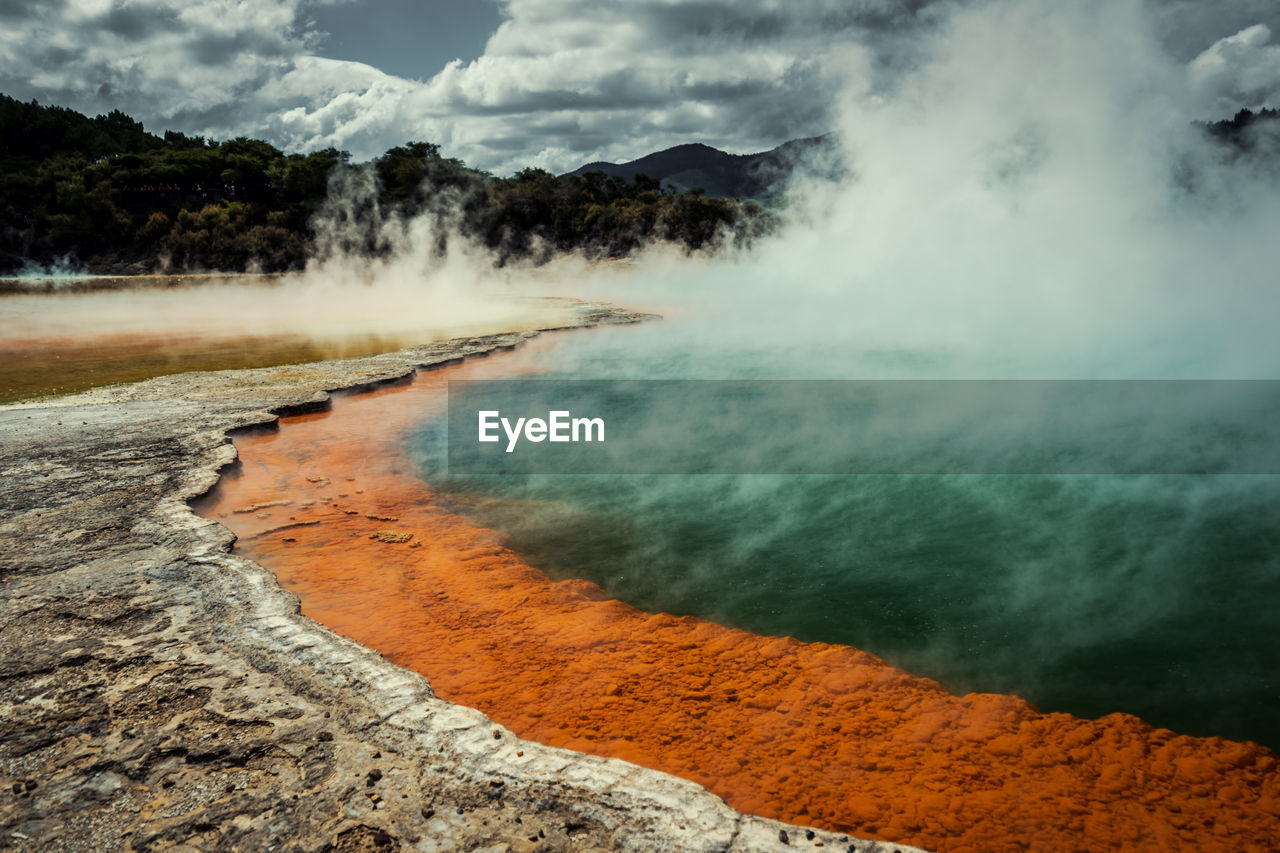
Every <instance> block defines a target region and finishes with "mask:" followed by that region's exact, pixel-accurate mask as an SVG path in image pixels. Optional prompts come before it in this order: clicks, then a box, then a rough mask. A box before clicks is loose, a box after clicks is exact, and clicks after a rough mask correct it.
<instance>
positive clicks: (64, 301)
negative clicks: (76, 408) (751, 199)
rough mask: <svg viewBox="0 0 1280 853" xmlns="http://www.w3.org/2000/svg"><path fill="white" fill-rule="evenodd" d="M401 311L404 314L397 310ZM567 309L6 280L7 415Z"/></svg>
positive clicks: (230, 287) (184, 283)
mask: <svg viewBox="0 0 1280 853" xmlns="http://www.w3.org/2000/svg"><path fill="white" fill-rule="evenodd" d="M392 309H398V310H392ZM570 310H571V305H570V302H568V301H564V300H540V299H521V298H519V297H517V296H514V295H513V294H511V293H498V294H494V293H492V292H487V293H486V295H485V296H484V297H478V296H475V295H471V296H466V297H462V296H455V295H450V294H449V293H448V292H447V290H445V292H443V293H442V292H441V289H440V288H434V289H431V288H424V287H423V286H422V285H421V282H420V281H417V280H413V281H409V282H400V283H397V282H395V281H392V282H390V283H389V284H388V283H380V284H379V286H378V287H376V288H375V287H373V286H371V285H368V284H367V283H365V282H362V281H361V280H359V279H358V278H357V277H355V276H350V277H346V278H344V277H342V276H340V275H335V274H318V275H312V276H308V275H301V274H299V275H273V276H252V275H241V276H223V275H176V276H165V275H154V276H130V277H108V276H64V277H60V278H29V279H22V278H4V279H0V404H4V403H10V402H14V401H17V400H23V399H28V398H31V397H37V396H41V395H47V394H70V393H75V392H77V391H83V390H85V389H88V388H95V387H99V386H103V385H112V384H116V383H122V382H136V381H139V380H142V379H149V378H151V377H153V376H164V375H168V374H173V373H184V372H188V371H194V370H239V369H244V368H251V367H269V366H274V365H280V364H301V363H305V362H309V361H319V360H323V359H333V358H352V357H358V356H367V355H376V354H378V353H384V352H391V351H394V350H397V349H401V348H403V347H407V346H413V345H417V344H422V343H426V342H430V341H432V340H443V339H446V338H450V337H455V336H457V335H459V334H485V333H490V332H494V331H507V330H509V329H518V328H537V327H543V326H556V325H560V324H562V323H564V322H565V321H566V318H567V317H568V316H569V311H570Z"/></svg>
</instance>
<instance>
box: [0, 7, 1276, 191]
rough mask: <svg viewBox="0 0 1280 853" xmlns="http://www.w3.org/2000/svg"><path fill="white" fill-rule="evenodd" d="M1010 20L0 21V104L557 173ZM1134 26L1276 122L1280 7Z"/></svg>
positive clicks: (222, 16)
mask: <svg viewBox="0 0 1280 853" xmlns="http://www.w3.org/2000/svg"><path fill="white" fill-rule="evenodd" d="M1011 1H1012V2H1015V3H1016V2H1017V0H468V2H440V0H416V1H415V0H40V2H30V0H0V92H3V93H5V94H8V95H11V96H13V97H17V98H21V99H23V100H27V99H30V98H36V99H39V100H40V102H41V103H55V104H60V105H64V106H69V107H73V108H75V109H78V110H81V111H83V112H86V113H89V114H96V113H100V112H106V111H108V110H110V109H113V108H119V109H122V110H124V111H125V112H127V113H129V114H131V115H133V116H135V117H137V118H140V119H141V120H142V121H143V122H144V124H145V125H146V126H147V128H148V129H149V130H152V131H156V132H158V131H162V130H165V129H174V130H182V131H184V132H188V133H200V134H205V135H209V136H212V137H216V138H226V137H230V136H237V135H242V134H243V135H250V136H258V137H262V138H266V139H268V140H270V141H272V142H274V143H275V144H277V145H279V146H281V147H282V148H285V149H287V150H300V151H305V150H310V149H314V148H320V147H326V146H335V147H338V148H343V149H346V150H349V151H351V152H352V153H353V154H354V155H355V156H356V158H357V159H364V158H368V157H371V156H375V155H377V154H379V153H381V152H382V151H383V150H385V149H386V148H388V147H390V146H392V145H397V144H400V143H403V142H406V141H409V140H426V141H432V142H437V143H439V144H440V145H441V146H442V148H443V149H444V151H445V153H447V154H449V155H452V156H458V157H462V158H463V159H465V160H466V161H467V162H468V163H470V164H472V165H475V166H478V167H480V168H485V169H489V170H492V171H494V172H496V173H498V174H510V173H511V172H512V171H514V170H516V169H517V168H520V167H522V166H525V165H540V166H543V167H545V168H548V169H551V170H553V171H566V170H569V169H573V168H576V167H577V166H579V165H581V164H582V163H584V162H588V161H590V160H596V159H609V160H627V159H631V158H634V157H637V156H641V155H643V154H646V153H649V152H650V151H654V150H658V149H661V148H665V147H668V146H671V145H676V144H679V143H682V142H689V141H701V142H706V143H708V144H711V145H715V146H717V147H720V148H724V149H726V150H730V151H734V152H748V151H758V150H764V149H767V148H771V147H773V146H774V145H777V144H779V143H781V142H784V141H786V140H788V139H793V138H796V137H800V136H809V135H816V134H821V133H824V132H827V131H828V130H830V129H831V128H832V126H833V124H834V117H833V109H834V108H835V104H836V103H837V101H838V96H839V93H840V92H841V91H847V90H848V89H849V88H850V87H851V86H852V87H854V88H856V89H857V90H858V91H860V92H863V93H865V94H866V96H867V97H876V96H878V95H883V94H889V95H890V96H891V93H892V89H893V83H894V80H895V79H897V78H898V77H899V76H900V75H901V74H902V73H903V72H904V71H906V70H909V69H910V68H911V67H912V66H913V65H914V64H915V63H918V62H919V61H921V56H920V53H921V51H922V50H925V49H927V48H926V47H922V46H923V45H927V44H928V38H929V34H930V33H931V32H932V31H934V30H936V29H937V28H939V27H944V26H945V25H946V21H947V18H948V13H949V11H950V9H951V8H952V7H954V6H956V5H959V4H961V3H963V4H965V5H974V4H975V3H996V4H998V3H1009V2H1011ZM1126 1H1127V0H1126ZM1072 2H1076V0H1063V3H1065V4H1069V3H1072ZM1134 2H1141V0H1134ZM1145 6H1146V17H1147V19H1148V20H1149V21H1150V26H1151V28H1152V32H1153V33H1154V34H1155V35H1156V36H1157V37H1158V38H1159V40H1160V42H1161V44H1163V45H1164V49H1165V50H1166V51H1167V52H1168V54H1169V57H1170V58H1171V61H1176V62H1177V63H1180V64H1181V65H1183V66H1185V69H1186V76H1187V81H1188V91H1189V93H1191V94H1192V95H1193V96H1194V97H1195V98H1197V99H1198V101H1197V103H1198V104H1199V106H1200V108H1201V110H1202V112H1203V113H1204V114H1205V117H1206V118H1213V117H1219V116H1221V115H1224V114H1226V115H1229V114H1230V113H1231V112H1233V111H1234V109H1236V108H1237V107H1238V106H1241V105H1249V106H1255V107H1256V106H1261V105H1264V104H1271V105H1277V104H1280V3H1277V2H1275V0H1146V2H1145ZM1048 25H1051V24H1050V23H1049V22H1046V26H1048Z"/></svg>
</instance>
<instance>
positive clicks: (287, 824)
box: [0, 306, 914, 853]
mask: <svg viewBox="0 0 1280 853" xmlns="http://www.w3.org/2000/svg"><path fill="white" fill-rule="evenodd" d="M640 319H643V317H642V316H640V315H634V314H627V313H624V312H620V311H617V310H614V309H610V308H604V307H600V306H594V307H589V308H584V309H583V310H582V312H581V313H580V318H579V325H583V326H586V325H596V324H607V323H627V322H635V321H637V320H640ZM535 334H537V332H519V333H513V334H504V335H492V336H486V337H477V338H465V339H457V340H453V341H448V342H445V343H440V344H432V345H428V346H423V347H418V348H414V349H409V350H403V351H400V352H397V353H392V354H387V355H380V356H375V357H370V358H360V359H348V360H343V361H333V362H320V363H314V364H306V365H290V366H284V367H273V368H263V369H257V370H245V371H222V372H210V373H191V374H180V375H174V376H166V377H160V378H157V379H152V380H147V381H145V382H141V383H137V384H134V385H129V386H124V387H117V388H107V389H99V390H95V391H90V392H87V393H84V394H80V395H77V396H73V397H63V398H58V399H54V400H46V401H40V402H37V403H27V404H18V405H12V406H6V407H0V481H2V482H3V484H4V487H3V489H0V584H3V592H4V594H3V599H2V600H0V782H3V785H4V787H3V789H0V850H23V851H26V850H31V851H37V850H39V851H47V850H57V851H62V850H65V851H107V850H133V851H144V850H147V851H150V850H157V851H158V850H278V851H353V850H423V851H428V850H463V849H465V850H481V849H483V850H494V851H499V850H510V851H526V850H527V851H532V850H592V849H598V850H705V851H713V850H774V849H779V850H781V849H786V850H791V849H797V848H799V849H807V848H810V847H826V848H830V849H836V850H858V851H872V850H880V851H886V853H887V851H889V850H894V849H898V850H904V851H905V850H908V849H914V848H905V847H903V846H902V845H888V844H883V843H879V844H877V843H875V842H869V841H859V840H857V839H850V838H847V837H844V836H840V835H838V834H834V833H829V832H816V833H815V832H813V831H810V830H806V829H803V828H797V827H792V826H786V825H784V824H780V823H777V822H774V821H768V820H764V819H760V818H755V817H750V816H745V815H741V814H739V813H737V812H735V811H733V810H732V809H730V808H729V807H728V806H726V805H725V804H724V803H723V801H721V800H720V799H719V798H718V797H715V796H713V795H711V794H709V793H708V792H706V791H705V790H704V789H702V788H700V787H698V786H697V785H695V784H693V783H691V782H687V781H683V780H680V779H677V778H674V777H671V776H666V775H664V774H661V773H658V772H655V771H650V770H646V769H642V768H639V767H636V766H633V765H630V764H627V763H624V762H621V761H617V760H610V759H602V758H596V757H591V756H586V755H581V754H578V753H573V752H569V751H566V750H561V749H553V748H550V747H545V746H541V745H538V744H535V743H531V742H527V741H521V740H519V739H517V738H516V737H514V736H513V735H512V734H510V733H509V732H508V731H506V730H505V729H503V728H502V727H501V726H498V725H496V724H495V723H493V722H492V721H491V720H489V719H488V718H486V717H485V716H484V715H482V714H481V713H479V712H478V711H474V710H470V709H467V708H463V707H459V706H456V705H452V704H450V703H447V702H445V701H443V700H440V699H438V698H436V697H435V695H434V694H433V693H432V691H431V688H430V685H429V683H428V681H427V679H425V678H423V677H421V676H419V675H417V674H415V673H412V672H410V671H407V670H404V669H401V668H399V667H397V666H395V665H393V664H391V663H390V662H388V661H386V660H384V659H383V658H382V657H380V656H379V655H378V654H377V653H375V652H373V651H370V650H369V649H366V648H364V647H362V646H360V645H358V644H356V643H354V642H352V641H350V640H347V639H345V638H343V637H340V636H338V635H336V634H334V633H333V632H332V631H330V630H328V629H326V628H324V627H323V626H321V625H319V624H317V623H315V622H313V621H311V620H310V619H307V618H305V617H303V616H302V615H300V613H299V607H298V601H297V599H296V598H295V597H294V596H293V595H292V594H290V593H288V592H286V591H285V590H283V589H282V588H281V587H280V586H279V584H278V583H277V582H276V579H275V577H274V576H272V575H271V574H270V573H269V572H267V571H266V570H264V569H263V568H262V567H260V566H258V565H257V564H255V563H253V562H251V561H249V560H246V559H243V558H240V557H237V556H236V555H234V554H232V553H231V552H230V548H231V544H232V539H233V537H232V534H231V533H230V532H229V531H228V530H227V529H226V528H224V527H223V526H221V525H220V524H218V523H216V522H213V521H209V520H206V519H203V518H200V517H198V516H196V515H195V514H193V513H192V511H191V509H190V506H189V502H190V501H191V500H192V499H194V498H196V497H198V496H200V495H203V494H205V493H206V492H208V491H209V490H210V489H211V488H212V487H213V486H214V485H215V483H216V482H217V479H218V476H219V473H220V472H221V471H223V470H224V469H226V468H227V466H231V465H234V464H236V454H235V449H234V447H233V446H232V445H231V443H230V440H229V438H228V433H229V432H232V431H234V430H237V429H247V428H270V427H271V426H272V425H273V424H274V423H275V421H276V419H277V417H278V416H279V415H281V414H286V413H292V412H301V411H307V410H311V409H319V408H323V407H325V406H326V405H327V401H328V399H329V395H330V393H331V392H333V391H336V390H339V389H357V390H358V389H362V388H370V387H375V386H378V385H380V384H384V383H389V382H396V381H408V380H409V379H410V378H411V377H412V375H413V373H414V372H415V371H416V370H418V369H424V368H431V367H434V366H440V365H443V364H448V363H452V362H454V361H456V360H457V359H461V358H466V357H471V356H478V355H482V354H484V353H487V352H492V351H495V350H500V349H510V348H511V347H514V346H516V345H518V344H519V343H521V342H522V341H524V340H527V339H528V338H530V337H532V336H533V335H535Z"/></svg>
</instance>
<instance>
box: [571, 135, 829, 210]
mask: <svg viewBox="0 0 1280 853" xmlns="http://www.w3.org/2000/svg"><path fill="white" fill-rule="evenodd" d="M836 153H837V152H836V146H835V143H834V140H833V139H832V138H831V136H830V135H827V136H813V137H809V138H807V139H793V140H791V141H790V142H784V143H783V144H781V145H779V146H778V147H777V148H774V149H772V150H770V151H763V152H761V153H759V154H729V153H727V152H725V151H721V150H720V149H718V148H712V147H711V146H710V145H703V144H701V143H696V142H695V143H691V144H688V145H677V146H676V147H674V148H668V149H666V150H665V151H658V152H656V153H653V154H648V155H646V156H644V157H641V158H640V159H639V160H632V161H631V162H629V163H606V162H603V161H596V162H594V163H588V164H586V165H585V166H582V167H581V168H578V169H575V170H573V171H572V172H569V173H568V174H570V175H582V174H585V173H587V172H604V173H605V174H606V175H609V176H612V177H618V178H621V179H623V180H624V181H630V180H632V178H634V177H635V175H637V174H644V175H648V176H649V177H650V178H654V179H656V180H658V181H661V182H662V184H663V186H665V187H670V188H671V189H674V190H678V191H683V190H691V189H695V188H699V187H700V188H701V189H702V190H703V191H704V192H705V193H706V194H707V195H709V196H719V197H724V198H762V197H764V196H767V195H770V194H771V193H773V192H776V191H777V190H778V189H780V188H781V186H782V184H784V183H785V182H786V179H787V178H788V177H789V176H790V175H791V174H792V172H794V171H795V169H796V167H797V166H799V165H801V164H803V163H806V162H813V163H814V164H816V165H817V167H818V171H819V172H825V173H834V172H836V171H838V166H834V165H833V163H834V161H835V159H836Z"/></svg>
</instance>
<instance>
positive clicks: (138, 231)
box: [0, 95, 777, 274]
mask: <svg viewBox="0 0 1280 853" xmlns="http://www.w3.org/2000/svg"><path fill="white" fill-rule="evenodd" d="M360 181H363V183H364V185H365V186H371V188H372V189H371V192H370V193H367V194H365V195H362V196H360V197H359V198H357V199H355V205H356V209H355V210H354V215H355V216H356V217H357V218H360V217H361V215H362V214H363V213H368V214H373V213H374V209H375V208H376V212H377V216H376V217H375V218H380V219H382V220H384V221H385V220H386V219H387V218H389V217H392V216H400V217H405V218H408V217H415V216H422V215H428V216H434V217H436V218H437V219H439V220H440V221H441V222H447V223H448V224H449V225H450V228H448V229H441V230H440V234H441V235H442V236H441V239H447V235H448V234H450V233H455V234H461V235H463V236H465V237H466V238H468V239H470V240H474V241H476V242H478V243H480V244H482V245H484V246H486V247H488V248H489V249H491V250H492V251H493V252H494V254H495V258H496V262H497V263H499V264H505V263H509V262H512V261H515V260H533V261H535V262H542V261H545V260H548V259H549V258H551V257H552V256H554V255H556V254H559V253H564V252H581V253H583V254H585V255H586V256H588V257H590V258H607V257H618V256H625V255H627V254H628V253H630V252H632V251H634V250H635V249H637V248H638V247H640V246H641V245H643V244H646V243H648V242H651V241H667V242H670V243H673V244H675V245H677V246H680V247H682V248H683V249H685V250H686V251H695V250H714V249H717V248H720V247H721V246H723V245H725V244H726V243H745V242H748V241H750V240H751V239H753V238H754V237H756V236H758V235H760V234H763V233H765V232H767V231H769V230H770V229H771V228H773V227H774V226H775V225H776V222H777V220H776V216H775V215H774V214H772V213H770V212H768V211H767V210H765V209H764V208H763V207H762V206H761V205H759V204H757V203H754V202H743V201H740V200H736V199H729V198H711V197H707V196H706V195H705V194H703V193H702V192H700V191H698V190H690V191H685V192H673V191H671V190H669V189H665V188H663V187H662V186H661V185H660V182H659V181H656V180H653V179H650V178H648V177H646V176H644V175H636V176H635V177H634V178H633V179H632V180H630V181H626V180H623V179H621V178H617V177H606V176H605V175H604V174H602V173H599V172H594V173H588V174H585V175H565V176H559V177H557V176H555V175H552V174H551V173H549V172H547V171H545V170H542V169H536V168H529V169H524V170H522V171H520V172H518V173H517V174H515V175H514V176H512V177H509V178H499V177H495V176H493V175H490V174H488V173H486V172H482V171H479V170H476V169H472V168H470V167H468V166H467V165H466V164H464V163H463V162H462V161H460V160H457V159H453V158H448V157H444V156H442V155H441V153H440V150H439V147H438V146H436V145H434V144H431V143H426V142H412V143H409V144H407V145H403V146H398V147H395V148H392V149H390V150H389V151H387V152H386V153H384V154H383V155H382V156H380V157H377V158H374V159H373V160H371V161H369V162H367V163H352V162H351V156H350V154H348V153H347V152H345V151H338V150H335V149H332V148H329V149H325V150H321V151H314V152H311V153H309V154H285V153H284V152H282V151H281V150H279V149H277V148H276V147H274V146H272V145H271V144H269V143H267V142H264V141H262V140H258V139H249V138H246V137H238V138H236V139H230V140H224V141H214V140H208V139H204V138H201V137H193V136H187V135H185V134H182V133H176V132H173V131H166V132H165V133H164V134H163V135H161V136H157V135H155V134H152V133H149V132H147V131H146V130H145V129H144V128H143V126H142V124H141V123H140V122H138V121H136V120H134V119H132V118H131V117H129V116H127V115H125V114H124V113H122V112H120V111H118V110H115V111H112V112H110V113H108V114H106V115H99V116H97V117H94V118H90V117H88V116H85V115H82V114H80V113H78V112H76V111H74V110H69V109H65V108H63V107H56V106H43V105H40V104H38V103H36V102H35V101H32V102H30V103H25V102H21V101H18V100H15V99H13V98H10V97H7V96H4V95H0V273H14V272H18V271H21V270H23V269H27V268H30V267H32V266H53V265H66V266H71V267H73V268H76V269H80V270H84V271H89V272H101V273H112V274H124V273H140V272H153V271H161V270H171V271H206V270H207V271H220V272H236V271H249V270H261V271H263V272H283V271H288V270H296V269H300V268H302V267H303V266H304V265H305V263H306V261H307V259H308V258H310V257H312V256H313V255H314V254H315V252H316V251H317V249H318V245H317V242H318V240H319V239H320V236H321V235H320V234H319V233H318V229H319V228H320V227H321V225H320V224H319V223H318V220H319V218H320V217H318V214H320V213H321V212H322V210H323V209H324V208H325V205H326V202H332V201H333V193H334V192H337V191H338V190H336V189H335V188H341V187H347V186H350V185H351V184H352V183H353V182H360ZM362 207H363V208H367V210H362V209H361V208H362ZM348 248H354V249H355V250H357V251H364V252H367V253H369V254H373V255H376V254H379V253H382V252H386V251H389V250H390V249H389V245H387V244H386V243H384V242H380V241H379V240H377V239H376V237H375V236H373V235H370V236H369V237H368V239H367V240H365V241H364V243H363V244H362V245H358V246H355V247H348Z"/></svg>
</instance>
